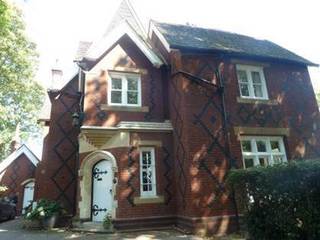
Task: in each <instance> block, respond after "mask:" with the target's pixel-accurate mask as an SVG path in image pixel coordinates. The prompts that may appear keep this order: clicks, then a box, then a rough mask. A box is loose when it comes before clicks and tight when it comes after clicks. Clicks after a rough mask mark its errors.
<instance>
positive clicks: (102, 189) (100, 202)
mask: <svg viewBox="0 0 320 240" xmlns="http://www.w3.org/2000/svg"><path fill="white" fill-rule="evenodd" d="M112 181H113V172H112V163H111V162H110V161H107V160H101V161H100V162H98V163H96V164H95V165H94V166H93V168H92V204H91V216H92V221H94V222H102V221H103V219H104V217H105V216H106V214H112V201H113V192H112V191H113V188H112V184H113V183H112Z"/></svg>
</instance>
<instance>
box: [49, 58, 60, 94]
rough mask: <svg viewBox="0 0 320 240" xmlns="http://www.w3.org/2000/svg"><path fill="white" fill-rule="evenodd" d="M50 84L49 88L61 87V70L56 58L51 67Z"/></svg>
mask: <svg viewBox="0 0 320 240" xmlns="http://www.w3.org/2000/svg"><path fill="white" fill-rule="evenodd" d="M51 77H52V78H51V85H50V87H49V88H50V89H60V88H61V87H62V84H63V82H62V77H63V72H62V70H61V67H60V66H59V60H58V59H57V60H56V63H55V64H54V66H53V67H52V69H51Z"/></svg>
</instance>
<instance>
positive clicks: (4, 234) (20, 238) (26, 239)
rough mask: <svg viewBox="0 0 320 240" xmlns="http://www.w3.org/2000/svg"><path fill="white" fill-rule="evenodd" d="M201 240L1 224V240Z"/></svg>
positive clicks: (171, 232) (172, 235)
mask: <svg viewBox="0 0 320 240" xmlns="http://www.w3.org/2000/svg"><path fill="white" fill-rule="evenodd" d="M63 239H66V240H68V239H70V240H83V239H88V240H100V239H110V240H120V239H123V240H134V239H136V240H162V239H165V240H173V239H178V240H201V239H202V238H199V237H196V236H192V235H184V234H181V233H179V232H177V231H174V230H166V231H148V232H134V233H115V234H89V233H73V232H67V231H63V230H61V231H27V230H24V229H22V228H21V222H20V220H19V219H16V220H12V221H7V222H1V223H0V240H63Z"/></svg>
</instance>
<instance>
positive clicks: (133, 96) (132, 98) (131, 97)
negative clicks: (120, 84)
mask: <svg viewBox="0 0 320 240" xmlns="http://www.w3.org/2000/svg"><path fill="white" fill-rule="evenodd" d="M127 96H128V97H127V99H128V104H138V92H127Z"/></svg>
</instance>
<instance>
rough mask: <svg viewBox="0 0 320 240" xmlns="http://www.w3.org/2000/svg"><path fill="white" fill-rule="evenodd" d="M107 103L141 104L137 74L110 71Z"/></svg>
mask: <svg viewBox="0 0 320 240" xmlns="http://www.w3.org/2000/svg"><path fill="white" fill-rule="evenodd" d="M108 86H110V87H108V104H109V105H118V106H141V80H140V76H139V75H137V74H126V73H123V74H120V73H111V74H110V79H109V84H108Z"/></svg>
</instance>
